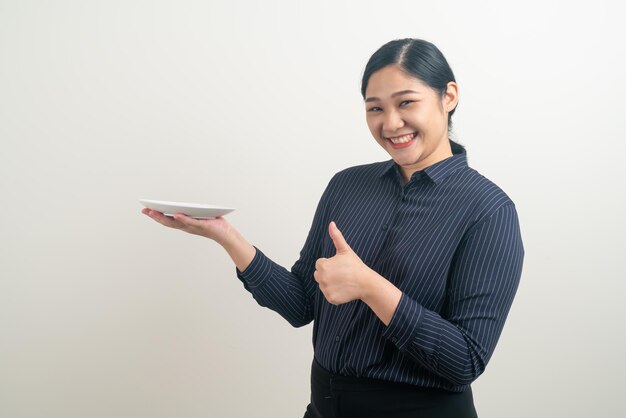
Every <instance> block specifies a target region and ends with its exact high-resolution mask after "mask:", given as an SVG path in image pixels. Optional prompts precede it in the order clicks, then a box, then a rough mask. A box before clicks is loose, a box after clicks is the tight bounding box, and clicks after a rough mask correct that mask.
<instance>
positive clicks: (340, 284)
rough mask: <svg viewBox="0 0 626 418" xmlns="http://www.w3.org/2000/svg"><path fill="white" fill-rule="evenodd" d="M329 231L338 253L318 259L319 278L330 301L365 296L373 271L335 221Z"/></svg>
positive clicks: (316, 276) (338, 302)
mask: <svg viewBox="0 0 626 418" xmlns="http://www.w3.org/2000/svg"><path fill="white" fill-rule="evenodd" d="M328 233H329V234H330V237H331V239H332V240H333V243H334V244H335V249H336V251H337V253H336V254H335V256H334V257H332V258H319V259H318V260H317V261H316V262H315V272H314V273H313V277H315V281H316V282H317V283H319V286H320V290H321V291H322V293H323V294H324V297H326V300H328V302H330V303H332V304H333V305H340V304H343V303H348V302H350V301H353V300H356V299H362V298H363V296H364V291H365V285H366V281H367V279H368V278H369V277H370V273H371V272H372V270H371V269H370V268H369V267H368V266H367V265H366V264H365V263H364V262H363V261H362V260H361V259H360V258H359V256H358V255H356V253H355V252H354V251H352V248H350V246H349V245H348V243H347V242H346V240H345V238H344V237H343V235H342V234H341V231H339V228H337V225H336V224H335V222H331V223H330V225H328Z"/></svg>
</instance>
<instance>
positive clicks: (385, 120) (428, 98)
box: [365, 65, 458, 181]
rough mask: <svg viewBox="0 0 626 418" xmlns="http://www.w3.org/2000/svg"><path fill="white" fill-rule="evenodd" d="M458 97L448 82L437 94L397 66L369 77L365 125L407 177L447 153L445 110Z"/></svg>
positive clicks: (382, 69)
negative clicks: (442, 91)
mask: <svg viewBox="0 0 626 418" xmlns="http://www.w3.org/2000/svg"><path fill="white" fill-rule="evenodd" d="M457 99H458V87H457V85H456V83H454V82H450V83H448V89H447V92H446V94H444V96H443V97H441V96H440V95H439V94H438V93H437V92H436V91H435V90H433V89H432V88H431V87H429V86H428V85H426V84H425V83H423V82H422V81H421V80H418V79H417V78H415V77H411V76H409V75H407V74H406V73H405V72H404V71H402V70H401V69H400V67H399V66H397V65H389V66H387V67H383V68H381V69H380V70H378V71H376V72H375V73H373V74H372V75H371V76H370V79H369V82H368V84H367V89H366V92H365V115H366V119H367V126H368V127H369V129H370V132H371V133H372V135H373V136H374V138H375V139H376V141H377V142H378V143H379V144H380V145H381V146H382V147H383V148H384V149H385V151H387V152H388V153H389V155H391V158H393V160H394V161H395V162H396V163H397V164H398V165H399V166H400V168H401V169H402V172H403V174H404V178H405V180H406V181H408V180H409V179H410V178H411V175H412V174H413V173H414V172H415V171H418V170H422V169H424V168H426V167H428V166H430V165H432V164H435V163H436V162H438V161H441V160H443V159H445V158H447V157H450V156H452V150H451V149H450V143H449V141H448V113H449V112H450V111H451V110H452V109H454V107H455V106H456V103H457ZM394 141H395V142H394Z"/></svg>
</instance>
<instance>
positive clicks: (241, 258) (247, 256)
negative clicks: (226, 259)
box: [219, 228, 256, 271]
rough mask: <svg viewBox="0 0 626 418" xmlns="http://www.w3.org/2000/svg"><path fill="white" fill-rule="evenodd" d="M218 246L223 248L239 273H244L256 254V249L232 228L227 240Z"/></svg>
mask: <svg viewBox="0 0 626 418" xmlns="http://www.w3.org/2000/svg"><path fill="white" fill-rule="evenodd" d="M219 244H220V245H221V246H222V247H224V249H225V250H226V252H227V253H228V255H229V256H230V258H231V259H232V260H233V262H234V263H235V265H236V266H237V268H238V269H239V271H244V270H245V269H246V268H247V267H248V266H249V265H250V263H251V262H252V259H253V258H254V256H255V254H256V248H254V246H253V245H252V244H251V243H249V242H248V241H247V240H246V239H245V238H244V237H243V235H241V234H240V233H239V231H237V230H236V229H234V228H233V229H232V230H231V231H230V232H229V234H228V236H227V238H226V239H225V240H224V241H223V242H220V243H219Z"/></svg>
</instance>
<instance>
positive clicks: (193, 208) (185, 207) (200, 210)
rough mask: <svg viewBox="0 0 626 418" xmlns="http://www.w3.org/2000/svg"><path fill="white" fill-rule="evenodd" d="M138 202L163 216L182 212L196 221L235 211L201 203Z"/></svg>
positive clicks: (144, 200) (141, 200)
mask: <svg viewBox="0 0 626 418" xmlns="http://www.w3.org/2000/svg"><path fill="white" fill-rule="evenodd" d="M139 202H140V203H141V204H142V205H144V206H145V207H147V208H148V209H152V210H156V211H158V212H162V213H163V214H164V215H168V216H172V215H174V214H175V213H177V212H182V213H184V214H185V215H187V216H190V217H192V218H196V219H211V218H215V217H217V216H222V215H226V214H227V213H230V212H232V211H234V210H235V209H233V208H224V207H221V206H215V205H205V204H202V203H183V202H164V201H162V200H149V199H139Z"/></svg>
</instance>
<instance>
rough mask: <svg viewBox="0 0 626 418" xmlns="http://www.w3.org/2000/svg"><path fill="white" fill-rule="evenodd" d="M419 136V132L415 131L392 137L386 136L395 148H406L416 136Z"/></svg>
mask: <svg viewBox="0 0 626 418" xmlns="http://www.w3.org/2000/svg"><path fill="white" fill-rule="evenodd" d="M416 137H417V132H413V133H411V134H406V135H402V136H394V137H391V138H388V137H385V139H386V140H387V141H389V143H390V144H391V146H392V147H393V148H396V149H397V148H406V147H408V146H410V145H411V144H413V142H415V138H416Z"/></svg>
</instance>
